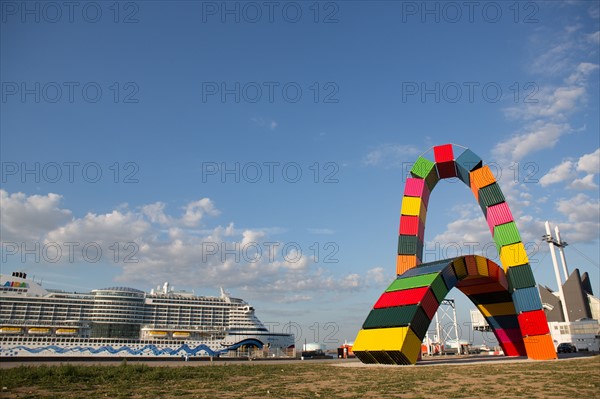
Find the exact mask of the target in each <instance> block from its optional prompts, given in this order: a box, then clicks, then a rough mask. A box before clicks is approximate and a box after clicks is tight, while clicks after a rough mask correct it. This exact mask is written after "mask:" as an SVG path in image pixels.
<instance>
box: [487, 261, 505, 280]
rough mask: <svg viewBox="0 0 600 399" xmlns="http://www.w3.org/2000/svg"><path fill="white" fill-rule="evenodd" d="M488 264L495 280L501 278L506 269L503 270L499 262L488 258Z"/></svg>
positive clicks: (490, 273)
mask: <svg viewBox="0 0 600 399" xmlns="http://www.w3.org/2000/svg"><path fill="white" fill-rule="evenodd" d="M487 266H488V274H489V276H490V277H491V278H493V279H494V280H498V279H499V278H500V274H504V270H502V268H501V267H500V266H498V264H497V263H496V262H493V261H491V260H489V259H488V260H487Z"/></svg>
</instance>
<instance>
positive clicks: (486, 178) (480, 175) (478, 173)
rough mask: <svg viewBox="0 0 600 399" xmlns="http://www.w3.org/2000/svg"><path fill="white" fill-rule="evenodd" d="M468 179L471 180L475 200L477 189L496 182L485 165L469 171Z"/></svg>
mask: <svg viewBox="0 0 600 399" xmlns="http://www.w3.org/2000/svg"><path fill="white" fill-rule="evenodd" d="M469 179H470V181H471V191H473V195H474V196H475V199H476V200H477V201H479V189H480V188H482V187H485V186H489V185H490V184H492V183H495V182H496V178H495V177H494V174H493V173H492V171H491V170H490V168H489V166H487V165H485V166H483V167H481V168H479V169H475V170H474V171H472V172H471V173H469Z"/></svg>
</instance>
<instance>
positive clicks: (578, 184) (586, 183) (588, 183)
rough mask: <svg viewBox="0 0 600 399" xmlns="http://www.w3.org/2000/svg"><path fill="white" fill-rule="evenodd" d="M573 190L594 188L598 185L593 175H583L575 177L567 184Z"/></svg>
mask: <svg viewBox="0 0 600 399" xmlns="http://www.w3.org/2000/svg"><path fill="white" fill-rule="evenodd" d="M569 187H570V188H572V189H574V190H596V189H597V188H598V185H597V184H596V183H594V175H592V174H589V175H585V176H584V177H582V178H581V179H575V180H573V182H572V183H571V184H570V185H569Z"/></svg>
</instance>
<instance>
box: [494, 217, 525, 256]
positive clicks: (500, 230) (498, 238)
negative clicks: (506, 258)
mask: <svg viewBox="0 0 600 399" xmlns="http://www.w3.org/2000/svg"><path fill="white" fill-rule="evenodd" d="M520 241H521V235H520V234H519V230H517V225H516V224H515V222H508V223H504V224H501V225H499V226H495V227H494V242H496V249H497V250H498V253H500V248H502V247H503V246H505V245H510V244H515V243H517V242H520Z"/></svg>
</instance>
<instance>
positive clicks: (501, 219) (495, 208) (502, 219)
mask: <svg viewBox="0 0 600 399" xmlns="http://www.w3.org/2000/svg"><path fill="white" fill-rule="evenodd" d="M512 221H513V216H512V213H511V212H510V209H509V208H508V204H507V203H506V202H501V203H499V204H497V205H492V206H490V207H489V208H488V209H487V223H488V226H489V227H490V231H491V232H492V236H493V235H494V226H498V225H501V224H504V223H508V222H512Z"/></svg>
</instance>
